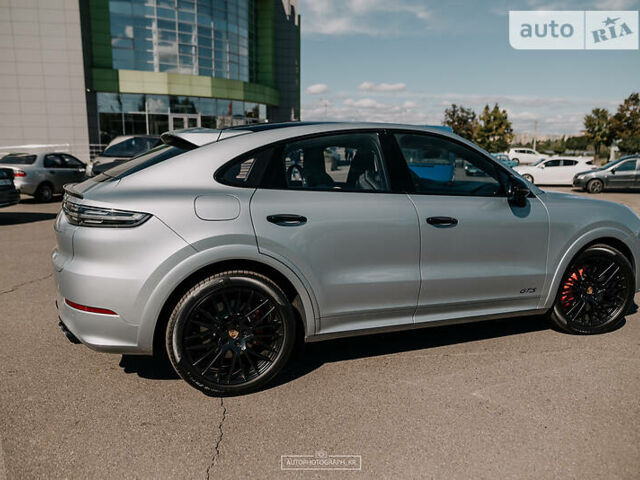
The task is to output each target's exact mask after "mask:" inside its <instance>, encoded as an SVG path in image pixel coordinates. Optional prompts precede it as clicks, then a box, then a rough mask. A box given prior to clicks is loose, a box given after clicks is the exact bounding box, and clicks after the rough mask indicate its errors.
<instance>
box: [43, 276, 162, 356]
mask: <svg viewBox="0 0 640 480" xmlns="http://www.w3.org/2000/svg"><path fill="white" fill-rule="evenodd" d="M61 274H62V272H57V271H56V272H55V273H54V275H55V277H56V281H57V282H59V281H60V279H59V277H60V276H61ZM56 303H57V305H58V316H59V318H60V321H61V322H62V323H63V324H64V326H65V327H66V328H67V329H68V330H69V331H70V332H71V333H72V334H73V335H74V336H75V337H76V338H77V339H78V340H79V341H80V342H82V343H83V344H85V345H86V346H88V347H89V348H91V349H93V350H97V351H99V352H111V353H150V352H144V351H141V349H140V348H139V346H138V327H137V326H136V325H130V324H128V323H125V322H124V321H123V320H122V319H121V318H120V316H119V315H102V314H98V313H89V312H83V311H80V310H76V309H75V308H72V307H70V306H69V305H67V304H66V303H65V301H64V297H63V296H62V295H61V294H60V292H58V294H57V302H56Z"/></svg>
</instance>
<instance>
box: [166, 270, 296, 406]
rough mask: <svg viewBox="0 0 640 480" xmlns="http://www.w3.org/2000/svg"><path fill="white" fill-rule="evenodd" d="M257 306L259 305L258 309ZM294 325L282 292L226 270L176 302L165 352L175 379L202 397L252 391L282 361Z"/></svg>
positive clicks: (293, 334) (258, 279)
mask: <svg viewBox="0 0 640 480" xmlns="http://www.w3.org/2000/svg"><path fill="white" fill-rule="evenodd" d="M260 305H262V306H260ZM295 337H296V322H295V318H294V313H293V309H292V306H291V304H290V303H289V301H288V300H287V297H286V296H285V294H284V292H283V291H282V290H281V289H280V288H279V287H278V286H277V285H276V284H275V283H274V282H272V281H271V280H270V279H268V278H267V277H265V276H263V275H260V274H257V273H255V272H250V271H244V270H232V271H226V272H222V273H218V274H216V275H212V276H210V277H208V278H206V279H204V280H202V281H201V282H199V283H198V284H197V285H195V286H194V287H192V288H191V289H190V290H189V291H188V292H187V293H185V294H184V296H183V297H182V298H181V299H180V301H178V303H177V304H176V306H175V308H174V309H173V312H172V314H171V316H170V318H169V322H168V324H167V331H166V338H165V340H166V348H167V353H168V356H169V360H170V361H171V364H172V365H173V368H174V369H175V370H176V372H177V373H178V375H180V377H182V379H184V380H185V381H186V382H187V383H189V384H190V385H191V386H192V387H195V388H197V389H198V390H200V391H202V392H204V393H205V394H207V395H215V396H226V395H240V394H244V393H249V392H253V391H255V390H258V389H259V388H261V387H263V386H264V385H266V384H267V383H269V382H270V381H271V380H273V378H274V377H275V376H276V375H277V374H278V373H279V372H280V371H281V370H282V368H283V367H284V365H285V364H286V363H287V361H288V359H289V357H290V355H291V351H292V349H293V345H294V343H295Z"/></svg>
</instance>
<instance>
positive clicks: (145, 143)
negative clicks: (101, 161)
mask: <svg viewBox="0 0 640 480" xmlns="http://www.w3.org/2000/svg"><path fill="white" fill-rule="evenodd" d="M159 141H160V140H159V139H157V138H153V137H133V138H129V139H128V140H124V141H122V142H119V143H116V144H115V145H111V146H110V147H107V148H106V150H105V151H104V152H102V154H101V156H102V157H127V158H130V157H135V156H136V155H140V154H141V153H144V152H146V151H147V150H149V149H151V148H153V147H155V146H156V145H157V144H158V142H159Z"/></svg>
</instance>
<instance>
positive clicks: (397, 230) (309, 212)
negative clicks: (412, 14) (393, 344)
mask: <svg viewBox="0 0 640 480" xmlns="http://www.w3.org/2000/svg"><path fill="white" fill-rule="evenodd" d="M265 175H266V178H265V182H264V186H265V187H267V188H259V189H258V190H257V191H256V192H255V194H254V196H253V198H252V200H251V218H252V220H253V224H254V228H255V232H256V236H257V241H258V248H259V251H260V252H261V253H263V254H265V255H269V256H272V257H274V258H277V259H279V260H280V261H281V262H283V263H285V264H287V265H289V266H290V267H291V268H292V269H293V270H294V272H296V273H298V274H299V275H300V276H302V277H303V278H304V279H306V280H307V281H308V282H309V284H310V286H311V290H312V291H313V293H314V294H315V298H316V300H317V303H318V307H319V313H320V328H319V333H335V332H343V331H349V330H357V329H364V328H375V327H379V326H389V325H403V324H410V323H412V322H413V313H414V311H415V307H416V303H417V299H418V291H419V287H420V278H419V250H420V244H419V237H420V233H419V230H418V222H417V219H416V211H415V208H414V207H413V204H412V202H411V200H410V199H409V198H408V196H407V195H406V194H404V193H397V194H394V193H390V189H389V178H388V174H387V170H386V168H385V166H384V164H383V155H382V152H381V148H380V143H379V139H378V134H377V133H375V132H371V133H366V132H365V133H350V134H333V135H325V136H320V137H315V138H306V139H303V140H299V141H291V142H290V143H288V144H286V145H284V146H281V147H279V148H277V149H276V150H275V152H274V154H273V158H272V161H271V163H270V165H269V168H268V170H267V172H266V174H265Z"/></svg>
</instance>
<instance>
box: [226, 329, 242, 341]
mask: <svg viewBox="0 0 640 480" xmlns="http://www.w3.org/2000/svg"><path fill="white" fill-rule="evenodd" d="M227 333H228V334H229V336H230V337H231V338H232V339H233V340H235V339H236V338H238V335H240V332H238V330H234V329H233V328H232V329H230V330H229V331H228V332H227Z"/></svg>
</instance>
